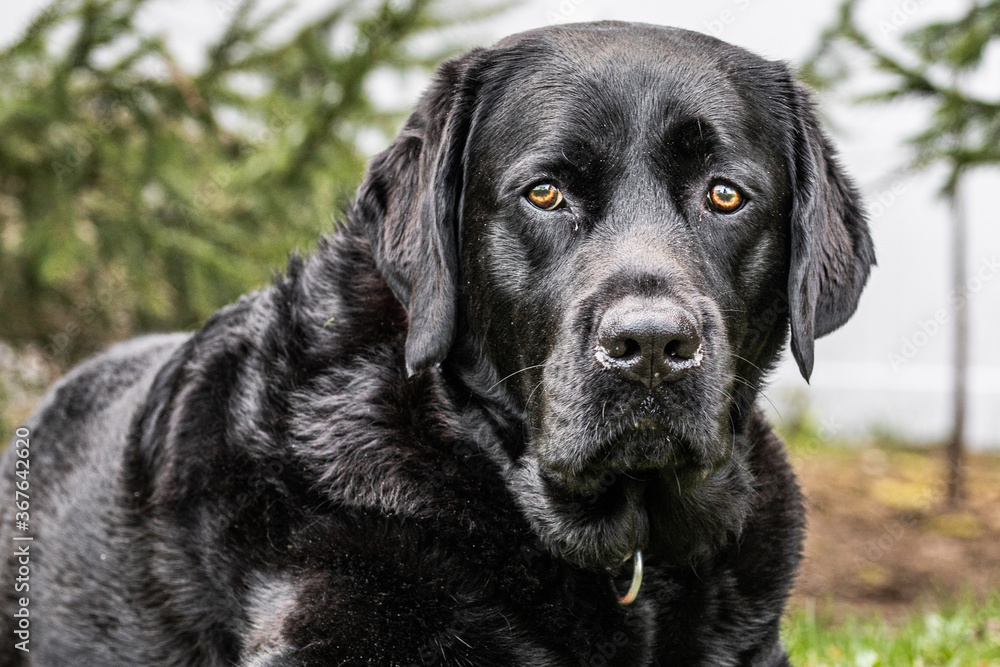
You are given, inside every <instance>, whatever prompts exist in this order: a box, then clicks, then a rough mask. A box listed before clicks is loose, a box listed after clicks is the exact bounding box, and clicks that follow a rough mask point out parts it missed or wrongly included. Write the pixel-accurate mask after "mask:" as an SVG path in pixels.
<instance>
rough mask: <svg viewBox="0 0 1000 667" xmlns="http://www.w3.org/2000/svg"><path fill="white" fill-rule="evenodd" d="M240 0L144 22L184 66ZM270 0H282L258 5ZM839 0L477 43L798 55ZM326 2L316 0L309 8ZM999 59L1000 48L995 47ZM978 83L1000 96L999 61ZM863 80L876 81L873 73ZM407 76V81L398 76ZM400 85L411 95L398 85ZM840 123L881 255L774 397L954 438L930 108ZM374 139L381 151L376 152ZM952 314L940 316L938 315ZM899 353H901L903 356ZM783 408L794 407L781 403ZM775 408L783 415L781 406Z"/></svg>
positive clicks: (991, 405) (985, 190) (410, 93)
mask: <svg viewBox="0 0 1000 667" xmlns="http://www.w3.org/2000/svg"><path fill="white" fill-rule="evenodd" d="M233 4H234V3H233V2H232V0H172V1H166V0H165V1H163V2H160V3H158V4H157V5H155V6H154V7H153V8H152V10H151V11H148V12H147V13H146V14H145V15H143V24H144V25H147V26H149V27H150V28H151V29H154V30H157V31H159V30H165V31H166V32H167V33H168V36H169V38H170V40H171V43H172V44H173V45H174V47H175V48H176V49H177V51H178V53H179V55H180V58H181V60H182V61H183V62H185V64H189V65H197V63H198V61H199V56H198V54H199V53H200V51H201V48H202V45H203V44H204V43H205V42H206V41H208V40H209V39H211V38H212V37H213V36H214V35H216V34H217V33H218V31H219V30H221V28H222V25H223V19H224V16H226V12H227V11H229V10H230V8H231V7H232V6H233ZM262 4H264V5H265V6H266V5H269V4H272V5H273V4H277V1H276V0H274V1H269V2H264V3H262ZM39 6H40V3H39V2H37V0H29V1H27V2H22V3H18V4H16V5H13V6H9V7H5V9H4V15H5V19H6V20H5V21H4V22H3V25H0V43H3V42H6V41H9V39H10V38H11V35H13V34H16V33H17V31H18V30H19V29H20V27H21V26H23V25H24V23H25V22H26V21H27V19H28V17H29V16H30V15H31V14H33V13H34V12H35V11H37V9H38V7H39ZM836 6H837V2H836V0H821V1H819V2H813V3H809V4H806V3H793V2H790V1H783V2H779V1H778V0H704V1H702V2H697V3H688V2H654V1H651V0H647V1H642V2H629V3H626V2H622V1H621V0H529V1H528V2H526V3H525V4H523V5H522V6H521V7H519V8H518V9H517V10H516V11H513V12H510V13H508V14H506V15H503V16H501V17H499V18H497V19H496V20H494V21H493V22H492V23H490V24H488V25H486V26H484V27H482V28H479V29H477V30H476V31H475V34H473V35H466V36H465V37H466V38H467V39H469V40H470V41H476V42H481V43H488V42H490V41H493V40H494V39H496V38H498V37H500V36H502V35H505V34H508V33H511V32H517V31H520V30H524V29H528V28H532V27H536V26H540V25H546V24H550V23H555V22H565V21H589V20H600V19H619V20H630V21H645V22H650V23H661V24H670V25H676V26H680V27H684V28H689V29H692V30H699V31H702V32H710V33H714V34H716V36H719V37H721V38H722V39H726V40H728V41H731V42H733V43H736V44H739V45H741V46H744V47H746V48H748V49H751V50H753V51H756V52H758V53H761V54H763V55H765V56H767V57H770V58H778V59H784V60H789V61H791V62H793V63H794V62H798V61H801V59H802V58H803V57H804V56H805V55H806V54H807V53H808V52H809V49H810V48H811V46H812V45H813V44H814V41H815V39H816V36H817V35H818V34H819V32H820V30H821V28H822V27H823V26H825V25H828V24H829V22H830V21H831V20H832V19H833V17H834V12H835V9H836ZM965 6H966V3H965V2H943V1H942V0H936V1H935V2H934V3H931V2H929V0H898V1H896V0H891V1H890V0H869V1H868V2H867V4H865V5H864V8H863V9H864V11H863V12H862V15H861V16H862V21H863V23H864V25H865V26H866V27H867V28H868V29H869V30H870V31H871V32H872V33H874V34H876V35H880V36H881V37H883V38H884V39H883V41H884V42H885V43H886V44H887V45H889V46H890V47H891V45H892V44H893V42H894V39H895V38H896V37H898V35H899V33H900V32H901V30H900V28H901V29H907V28H910V27H913V26H917V25H920V24H922V23H924V22H926V21H929V20H934V19H939V18H942V17H947V16H951V15H954V14H955V13H956V12H958V11H960V10H961V9H962V8H963V7H965ZM317 9H321V4H320V3H310V8H307V9H306V10H304V13H309V12H313V11H316V10H317ZM991 55H992V56H1000V53H996V52H994V53H992V54H991ZM991 62H992V64H993V68H992V69H991V71H990V72H988V73H987V74H986V75H985V76H984V77H982V78H981V79H980V80H978V81H975V82H972V84H973V85H976V86H977V87H978V89H979V91H980V92H981V93H982V94H984V95H989V96H991V97H992V98H994V99H997V98H1000V83H998V82H1000V58H997V57H994V58H992V61H991ZM422 83H423V82H422V81H420V80H417V81H414V80H412V78H411V79H409V80H405V81H398V80H395V79H394V78H393V77H391V76H389V77H382V78H379V79H376V82H375V83H374V85H375V86H376V87H377V89H378V90H377V91H376V92H378V93H379V97H381V98H383V99H385V100H387V101H388V102H391V103H399V101H400V100H399V98H400V96H402V97H404V98H406V99H405V100H403V102H404V103H406V102H409V101H412V99H414V98H415V97H416V95H417V94H418V93H419V89H420V87H421V86H422ZM868 83H877V79H874V78H871V79H870V80H869V81H868ZM401 84H402V85H401ZM401 91H402V92H401ZM824 103H825V105H824V110H825V112H826V114H827V115H828V116H829V117H830V118H831V120H832V121H833V122H834V123H835V125H836V128H837V131H836V133H835V136H836V138H837V140H838V143H839V145H840V147H841V150H842V153H843V158H844V163H845V165H846V166H847V168H848V170H849V171H850V172H852V173H853V174H854V175H855V177H856V179H857V181H858V183H859V185H860V186H861V188H862V190H863V192H864V193H865V195H866V196H867V197H868V202H869V208H870V210H871V212H872V214H873V215H872V227H873V234H874V237H875V243H876V247H877V251H878V260H879V266H878V268H877V269H876V270H875V272H874V274H873V275H872V278H871V281H870V283H869V286H868V288H867V290H866V292H865V294H864V296H863V298H862V301H861V306H860V307H859V309H858V312H857V315H856V316H855V317H854V319H853V320H851V321H850V322H849V323H848V324H847V325H846V326H845V327H844V328H843V329H841V330H840V331H837V332H835V333H834V334H831V335H830V336H829V337H827V338H825V339H822V340H820V341H818V342H817V348H816V368H815V371H814V374H813V380H812V386H811V387H807V386H806V385H805V383H804V382H803V381H802V380H801V378H799V377H798V375H797V372H796V370H795V365H794V363H792V362H791V360H790V359H786V362H785V363H784V365H783V366H782V367H781V369H780V370H779V372H778V373H777V374H776V377H775V378H774V382H773V383H772V386H771V387H770V389H768V391H767V396H768V397H769V398H770V399H771V400H772V401H773V402H774V403H775V404H776V405H777V408H778V411H779V413H780V412H781V411H782V410H783V406H784V405H786V404H787V398H788V396H789V395H790V394H791V393H792V392H796V391H804V392H806V395H807V396H808V399H809V400H810V402H811V403H812V405H813V407H814V409H815V411H816V412H817V413H818V414H819V415H820V416H821V417H822V418H823V420H824V423H825V424H827V426H828V432H829V433H830V434H831V435H834V436H846V435H851V434H854V433H860V432H864V431H866V430H869V429H871V428H882V429H887V430H889V431H892V432H895V433H898V434H900V435H905V436H909V437H912V438H916V439H919V440H922V441H934V440H940V439H942V438H944V437H945V435H946V433H947V429H948V424H949V415H950V402H949V388H950V371H949V360H950V350H951V346H952V340H953V337H952V331H951V328H950V326H951V323H952V321H953V317H952V315H953V311H952V307H951V306H950V300H949V291H950V288H949V279H948V276H949V275H950V274H949V265H948V257H949V254H948V240H949V236H948V229H949V227H948V223H949V218H948V211H947V210H946V209H945V207H944V206H943V205H942V204H941V202H940V200H939V199H938V198H937V196H936V195H937V190H938V188H939V187H940V183H941V173H940V172H931V173H928V174H922V175H919V176H897V175H894V173H895V170H897V169H898V168H899V167H900V166H902V165H904V164H905V163H906V160H907V153H906V151H905V149H904V148H902V142H903V139H904V138H905V137H906V136H907V135H908V134H911V133H913V132H914V131H915V130H917V129H918V128H919V127H920V125H921V124H922V123H923V122H924V121H925V119H926V117H927V116H926V109H925V108H922V107H921V106H920V105H917V104H913V103H906V104H895V105H893V106H888V107H886V106H870V107H863V108H859V107H856V106H848V105H846V104H845V103H843V102H838V101H836V100H824ZM378 141H379V140H378V139H375V140H374V143H373V145H372V150H376V149H377V148H378V147H379V146H378ZM998 191H1000V172H998V171H997V170H993V171H991V172H983V173H979V174H975V175H974V176H973V177H972V178H970V179H969V183H968V187H967V188H966V191H965V192H966V196H967V208H968V214H969V218H970V226H971V238H970V249H969V267H970V271H971V273H970V278H973V276H974V275H975V274H976V273H977V272H978V273H979V278H978V280H976V279H974V278H973V280H972V282H971V284H970V293H969V299H970V307H971V313H972V352H971V359H972V365H973V370H972V377H971V389H972V391H971V396H970V414H969V425H968V428H969V436H970V440H971V442H972V444H973V446H974V447H976V448H1000V335H998V332H1000V266H998V265H997V262H998V261H1000V225H998V224H997V213H996V212H995V208H996V202H997V194H998ZM935 317H937V318H938V320H939V321H943V322H944V324H937V325H936V327H935V325H934V323H933V320H934V318H935ZM892 355H897V356H898V357H899V358H902V359H905V361H904V362H903V363H898V362H896V363H894V362H893V357H892ZM784 409H785V410H787V408H784ZM775 418H776V419H780V418H781V417H780V415H776V416H775Z"/></svg>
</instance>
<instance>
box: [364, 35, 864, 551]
mask: <svg viewBox="0 0 1000 667" xmlns="http://www.w3.org/2000/svg"><path fill="white" fill-rule="evenodd" d="M356 213H357V215H359V216H360V217H361V219H362V220H363V221H364V223H365V224H366V226H367V230H368V233H369V237H370V239H371V241H372V245H373V249H374V252H375V256H376V260H377V263H378V266H379V269H380V271H381V272H382V274H383V276H384V278H385V279H386V281H387V283H388V284H389V286H390V287H391V288H392V290H393V291H394V293H395V294H396V296H397V297H398V299H399V300H400V302H401V303H402V304H403V305H404V306H405V308H406V310H407V314H408V322H409V331H408V337H407V340H406V365H407V370H408V372H410V373H411V374H412V373H415V372H418V371H420V370H422V369H425V368H427V367H428V366H431V365H433V364H436V363H438V362H442V361H445V360H446V359H447V360H448V364H450V366H449V365H447V364H446V366H448V367H449V368H452V369H454V370H456V371H457V372H458V373H460V374H461V375H462V376H463V377H464V378H465V379H466V381H467V382H468V383H469V384H472V385H474V386H475V387H476V391H477V392H478V393H479V394H480V395H481V396H483V397H484V398H486V399H487V400H488V401H490V402H491V403H492V404H495V405H502V406H504V408H505V413H506V414H513V415H515V416H516V418H515V421H517V422H519V423H520V424H522V425H523V426H524V427H525V428H524V429H523V433H524V435H523V439H521V441H520V442H515V443H508V447H509V449H508V453H509V456H510V463H509V465H508V475H509V482H510V485H511V487H512V489H513V490H514V492H515V495H516V496H517V497H518V500H519V502H520V503H521V505H522V507H523V509H524V511H525V513H526V515H527V516H528V517H529V519H530V520H531V521H532V523H533V525H534V527H535V529H536V530H537V531H538V533H539V535H540V536H541V538H542V540H543V542H544V543H545V544H546V545H547V546H548V547H549V548H550V549H552V550H553V551H554V552H555V553H558V554H559V555H561V556H563V557H566V558H568V559H570V560H572V561H574V562H577V563H580V564H584V565H591V566H596V565H611V564H613V563H616V562H618V561H620V560H621V559H623V558H625V557H627V556H628V555H629V554H631V553H632V551H634V550H635V549H637V548H642V549H645V551H646V553H647V554H650V555H652V556H654V557H659V558H660V559H662V560H663V561H664V562H674V563H676V562H682V561H684V560H686V559H690V558H691V557H694V556H696V555H698V554H700V553H703V552H705V551H706V550H709V549H711V548H712V547H713V546H714V545H717V544H719V543H720V542H721V541H723V540H725V539H727V538H728V537H729V536H730V535H732V534H733V533H735V532H738V531H739V529H740V527H741V524H742V522H743V520H744V515H745V513H746V511H747V508H748V506H749V502H748V500H749V497H750V494H751V493H752V487H753V480H752V479H751V477H750V474H749V473H748V472H747V469H746V466H745V465H744V463H745V458H746V455H747V452H746V451H743V449H742V448H741V447H740V446H738V444H737V442H738V440H739V438H738V434H739V433H740V432H741V430H742V427H743V424H744V417H745V415H746V414H747V413H748V411H749V410H750V408H751V406H752V403H753V401H754V399H755V394H756V391H757V387H758V385H759V383H760V382H761V381H762V379H763V375H764V373H765V372H766V371H767V369H768V368H769V367H770V366H771V365H772V364H773V363H774V361H775V358H776V357H777V355H778V353H779V351H780V349H781V347H782V346H783V344H784V342H785V339H786V336H787V332H788V328H789V324H790V327H791V347H792V353H793V354H794V356H795V359H796V361H797V362H798V364H799V368H800V369H801V371H802V374H803V375H804V376H805V377H806V379H808V377H809V375H810V373H811V371H812V365H813V340H814V338H816V337H817V336H822V335H824V334H826V333H828V332H830V331H832V330H834V329H836V328H837V327H839V326H840V325H841V324H843V323H844V321H846V320H847V318H848V317H850V315H851V314H852V313H853V312H854V309H855V307H856V304H857V300H858V296H859V294H860V292H861V289H862V287H863V285H864V283H865V280H866V279H867V276H868V272H869V268H870V266H871V265H872V264H873V261H874V259H873V252H872V246H871V240H870V238H869V235H868V231H867V227H866V224H865V221H864V216H863V214H862V212H861V209H860V206H859V200H858V196H857V193H856V192H855V190H854V188H853V187H852V185H851V183H850V182H849V180H848V179H847V178H846V177H845V176H844V174H843V173H842V172H841V170H840V168H839V166H838V164H837V161H836V158H835V156H834V153H833V150H832V148H831V146H830V143H829V141H828V140H827V138H826V137H825V135H824V134H823V132H822V130H821V128H820V126H819V123H818V121H817V118H816V115H815V113H814V111H813V109H812V106H811V103H810V101H809V99H808V97H807V94H806V93H805V91H804V90H803V89H802V88H801V87H800V86H799V85H798V84H797V83H796V82H795V81H794V78H793V76H792V75H791V74H790V72H789V71H788V69H787V68H786V67H785V66H784V65H783V64H780V63H773V62H768V61H765V60H762V59H761V58H759V57H757V56H754V55H752V54H750V53H748V52H746V51H744V50H742V49H740V48H737V47H734V46H731V45H728V44H725V43H723V42H720V41H718V40H715V39H712V38H710V37H706V36H704V35H699V34H696V33H690V32H686V31H680V30H672V29H665V28H657V27H652V26H642V25H626V24H617V23H603V24H593V25H575V26H564V27H555V28H548V29H544V30H538V31H534V32H530V33H525V34H522V35H517V36H514V37H511V38H508V39H506V40H504V41H502V42H500V43H499V44H497V45H495V46H494V47H492V48H490V49H487V50H477V51H473V52H471V53H469V54H467V55H465V56H463V57H461V58H459V59H457V60H454V61H451V62H448V63H446V64H445V65H443V66H442V68H441V69H440V71H439V74H438V77H437V79H436V81H435V82H434V84H433V85H432V87H431V89H430V90H429V91H428V93H427V94H426V95H425V96H424V98H423V99H422V101H421V103H420V105H419V106H418V108H417V110H416V111H415V112H414V114H413V116H412V117H411V118H410V120H409V122H408V124H407V125H406V127H405V129H404V130H403V131H402V133H401V134H400V136H399V137H398V138H397V139H396V141H395V142H394V143H393V144H392V146H390V148H389V149H387V150H386V151H385V152H384V153H382V154H381V155H379V156H378V157H377V158H376V159H375V160H374V162H373V163H372V166H371V168H370V171H369V174H368V177H367V179H366V181H365V183H364V184H363V185H362V187H361V189H360V190H359V196H358V202H357V207H356Z"/></svg>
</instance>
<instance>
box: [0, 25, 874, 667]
mask: <svg viewBox="0 0 1000 667" xmlns="http://www.w3.org/2000/svg"><path fill="white" fill-rule="evenodd" d="M348 218H349V219H348V221H347V222H346V223H345V224H344V225H343V228H342V229H341V230H340V231H339V232H337V233H336V234H335V235H333V236H332V237H331V238H329V239H325V240H322V241H321V242H320V244H319V247H318V248H317V250H316V252H315V253H313V254H312V255H311V256H309V257H308V258H305V259H299V258H293V259H292V260H291V262H290V264H289V266H288V270H287V273H286V275H285V276H284V277H282V278H281V279H280V280H278V281H277V282H276V284H274V285H273V286H271V287H268V288H267V289H264V290H262V291H260V292H258V293H256V294H253V295H250V296H248V297H246V298H244V299H242V300H240V301H239V302H238V303H236V304H234V305H232V306H230V307H228V308H225V309H223V310H222V311H220V312H219V313H218V314H216V315H215V316H214V317H212V318H211V319H210V320H209V321H208V323H207V324H206V325H205V326H204V327H203V328H202V329H201V330H199V331H197V332H195V333H193V334H190V335H187V334H185V335H175V336H157V337H148V338H143V339H138V340H135V341H132V342H128V343H125V344H122V345H119V346H117V347H114V348H112V349H111V350H110V351H109V352H107V353H105V354H104V355H102V356H100V357H98V358H96V359H93V360H91V361H89V362H87V363H84V364H83V365H81V366H80V367H79V368H77V369H76V370H74V371H73V372H72V373H71V374H70V375H69V376H67V377H66V378H65V379H63V380H62V381H61V382H60V383H59V384H58V385H57V386H56V387H55V388H54V389H53V390H52V391H51V392H50V394H49V395H48V397H47V398H46V399H45V400H44V401H43V403H42V405H41V407H40V408H39V409H38V411H37V413H36V414H35V416H34V417H33V418H32V419H31V420H30V422H29V423H28V424H27V425H26V428H25V429H23V430H21V431H19V435H21V436H24V437H19V438H18V439H16V440H15V442H14V443H13V444H12V445H11V447H10V449H9V450H8V452H7V454H6V456H5V459H4V463H3V482H2V490H0V498H3V499H4V500H3V503H2V504H0V514H2V520H0V549H2V550H3V553H4V558H3V567H2V573H0V591H2V596H3V598H2V599H3V608H2V617H0V620H2V633H3V639H2V642H3V643H2V645H0V661H2V663H3V664H4V665H7V666H15V665H29V664H30V665H51V666H61V665H67V666H81V665H84V666H109V665H241V666H243V667H251V666H252V667H264V666H279V665H281V666H287V667H291V666H306V665H361V664H366V665H407V666H408V665H497V666H500V665H525V666H528V665H531V666H541V665H553V666H555V665H566V666H573V667H575V666H578V665H630V666H631V665H782V664H787V658H786V656H785V653H784V649H783V647H782V645H781V640H780V637H779V622H780V618H781V615H782V610H783V606H784V603H785V600H786V598H787V596H788V594H789V590H790V588H791V586H792V583H793V580H794V576H795V571H796V567H797V564H798V561H799V557H800V549H801V543H802V533H803V523H804V520H803V509H802V502H801V498H800V495H799V490H798V487H797V485H796V482H795V479H794V476H793V473H792V471H791V469H790V468H789V465H788V463H787V462H786V458H785V455H784V453H783V449H782V444H781V443H780V441H779V440H778V439H777V438H776V437H775V435H774V434H773V433H772V432H771V429H770V428H769V427H768V426H767V424H766V423H765V422H764V420H763V419H762V417H761V414H760V411H759V410H758V408H757V407H756V406H755V401H756V397H757V394H758V391H759V388H760V386H761V383H762V382H763V381H764V379H765V376H766V375H767V373H768V371H769V369H771V368H772V367H773V365H774V364H775V360H776V359H777V358H778V355H779V351H780V350H781V349H782V347H783V346H784V344H785V341H786V339H787V338H788V336H789V330H790V331H791V334H790V338H791V349H792V354H793V355H794V356H795V359H796V360H797V361H798V364H799V367H800V369H801V371H802V374H803V375H804V376H806V378H808V377H809V374H810V372H811V370H812V366H813V339H814V338H816V337H817V336H822V335H824V334H826V333H828V332H830V331H832V330H833V329H836V328H837V327H839V326H840V325H841V324H843V323H844V321H845V320H847V319H848V317H850V315H851V314H852V313H853V311H854V310H855V306H856V304H857V300H858V296H859V294H860V292H861V289H862V287H863V286H864V284H865V281H866V279H867V276H868V273H869V269H870V267H871V266H872V264H873V263H874V259H873V251H872V244H871V239H870V237H869V234H868V230H867V226H866V223H865V219H864V215H863V213H862V210H861V207H860V203H859V198H858V195H857V192H856V191H855V189H854V187H853V186H852V184H851V182H850V181H849V180H848V178H847V177H846V176H845V175H844V174H843V173H842V171H841V169H840V167H839V166H838V163H837V160H836V158H835V155H834V151H833V149H832V148H831V145H830V142H829V140H828V139H827V138H826V136H825V135H824V133H823V131H822V130H821V128H820V126H819V123H818V121H817V118H816V115H815V113H814V111H813V108H812V106H811V103H810V101H809V98H808V96H807V94H806V92H805V91H804V90H803V89H802V87H801V86H799V85H798V84H797V83H796V82H795V80H794V77H793V75H792V74H791V73H790V72H789V70H788V68H787V67H786V66H785V65H783V64H780V63H774V62H769V61H766V60H762V59H761V58H759V57H757V56H754V55H752V54H750V53H748V52H746V51H744V50H743V49H740V48H737V47H734V46H730V45H728V44H725V43H723V42H720V41H718V40H715V39H713V38H710V37H707V36H704V35H700V34H696V33H691V32H686V31H683V30H675V29H668V28H661V27H653V26H647V25H633V24H622V23H597V24H585V25H569V26H560V27H551V28H546V29H542V30H536V31H532V32H528V33H524V34H521V35H515V36H513V37H510V38H507V39H505V40H503V41H501V42H499V43H498V44H496V45H495V46H493V47H492V48H488V49H478V50H474V51H472V52H470V53H468V54H466V55H465V56H462V57H460V58H458V59H455V60H452V61H450V62H447V63H445V64H444V65H443V66H442V67H441V69H440V71H439V73H438V75H437V78H436V80H435V81H434V83H433V84H432V85H431V87H430V89H429V90H428V91H427V93H426V94H425V95H424V97H423V98H422V99H421V101H420V103H419V104H418V106H417V109H416V110H415V111H414V113H413V115H412V116H411V117H410V119H409V122H408V123H407V124H406V126H405V127H404V129H403V130H402V132H401V133H400V135H399V137H398V138H397V139H396V140H395V141H394V142H393V143H392V145H391V146H390V147H389V148H388V149H387V150H386V151H385V152H383V153H382V154H380V155H378V156H377V157H376V158H375V159H374V161H373V162H372V164H371V167H370V169H369V170H368V174H367V177H366V179H365V181H364V182H363V184H362V185H361V187H360V189H359V191H358V194H357V199H356V202H355V204H354V205H353V206H352V208H351V210H350V212H349V215H348ZM19 459H26V460H28V461H29V463H30V476H28V475H22V476H21V477H18V476H15V469H20V468H18V467H17V464H16V461H17V460H19ZM21 467H25V466H21ZM24 477H27V478H28V479H27V480H25V479H23V478H24ZM20 481H29V482H30V484H29V485H22V486H30V526H29V529H28V530H27V531H26V532H25V531H18V530H17V529H16V528H15V526H16V525H17V524H16V521H17V520H18V519H15V516H14V513H15V511H16V509H17V508H15V506H14V502H13V500H14V497H15V485H16V484H17V483H18V482H20ZM15 536H19V537H25V536H31V537H33V538H34V539H33V541H27V540H20V541H14V539H13V538H14V537H15ZM22 585H23V587H22Z"/></svg>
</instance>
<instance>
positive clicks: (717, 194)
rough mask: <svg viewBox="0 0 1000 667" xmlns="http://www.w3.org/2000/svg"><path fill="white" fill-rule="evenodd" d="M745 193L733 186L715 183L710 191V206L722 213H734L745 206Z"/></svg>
mask: <svg viewBox="0 0 1000 667" xmlns="http://www.w3.org/2000/svg"><path fill="white" fill-rule="evenodd" d="M743 199H744V198H743V193H741V192H740V191H739V190H737V189H736V188H734V187H733V186H731V185H727V184H725V183H715V184H714V185H712V187H710V188H709V189H708V205H709V206H711V207H712V208H713V209H714V210H716V211H718V212H720V213H734V212H735V211H737V210H739V208H740V207H741V206H743Z"/></svg>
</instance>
